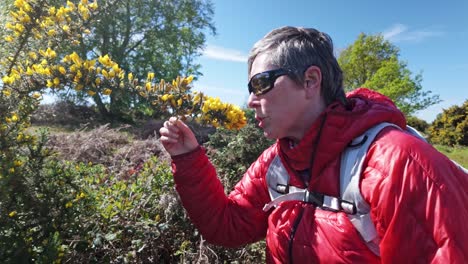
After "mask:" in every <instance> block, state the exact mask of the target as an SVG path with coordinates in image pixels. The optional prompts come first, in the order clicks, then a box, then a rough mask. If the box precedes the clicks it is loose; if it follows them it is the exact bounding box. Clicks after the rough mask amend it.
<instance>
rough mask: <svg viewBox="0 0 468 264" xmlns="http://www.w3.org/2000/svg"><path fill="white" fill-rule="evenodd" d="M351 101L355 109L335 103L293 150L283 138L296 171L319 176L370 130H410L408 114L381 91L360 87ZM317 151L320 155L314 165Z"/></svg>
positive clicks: (284, 154) (286, 154) (286, 158)
mask: <svg viewBox="0 0 468 264" xmlns="http://www.w3.org/2000/svg"><path fill="white" fill-rule="evenodd" d="M347 99H348V101H349V102H350V104H351V108H352V109H351V110H347V109H346V108H345V107H344V106H343V105H342V104H341V103H339V102H335V103H332V104H331V105H329V106H328V107H327V108H326V109H325V111H324V112H323V113H322V114H321V115H320V116H319V117H318V118H317V120H316V121H315V122H314V123H313V124H312V126H311V127H310V129H309V130H308V131H307V132H306V134H305V135H304V137H303V138H302V139H301V140H300V141H299V143H298V144H297V145H296V146H294V147H293V148H291V147H290V142H289V140H288V139H280V140H279V142H278V143H279V145H280V151H279V153H280V156H281V158H282V160H283V161H285V162H286V163H288V165H289V166H290V167H291V168H292V169H294V170H296V171H302V170H307V169H309V170H310V168H312V172H311V175H312V176H313V175H318V174H319V173H320V172H321V171H322V170H323V168H324V167H325V166H326V165H327V164H328V163H329V162H331V161H333V160H334V159H336V158H337V157H339V155H341V152H342V151H343V150H344V149H345V148H346V147H347V145H348V144H349V143H350V142H351V141H352V140H353V139H354V138H356V137H358V136H359V135H361V134H362V133H364V132H365V131H366V130H367V129H369V128H370V127H372V126H374V125H377V124H379V123H382V122H389V123H394V124H396V125H398V126H400V127H402V128H405V127H406V121H405V118H404V115H403V114H402V113H401V112H400V111H399V110H398V109H397V108H396V106H395V105H394V104H393V102H392V101H391V100H390V99H389V98H387V97H385V96H383V95H381V94H379V93H377V92H374V91H371V90H368V89H364V88H360V89H357V90H355V91H353V92H351V93H349V94H348V95H347ZM322 121H323V124H322ZM320 127H322V128H321V129H320ZM319 131H321V133H320V134H319ZM315 144H317V145H316V147H314V145H315ZM314 148H315V149H316V154H315V158H314V162H313V164H311V159H312V155H313V153H312V152H313V150H314Z"/></svg>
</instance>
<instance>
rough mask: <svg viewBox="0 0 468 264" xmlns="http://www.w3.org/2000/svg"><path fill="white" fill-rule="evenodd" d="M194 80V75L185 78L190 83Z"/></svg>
mask: <svg viewBox="0 0 468 264" xmlns="http://www.w3.org/2000/svg"><path fill="white" fill-rule="evenodd" d="M192 81H193V75H190V76H189V77H187V78H185V79H184V82H185V83H186V84H187V85H189V84H190V83H191V82H192Z"/></svg>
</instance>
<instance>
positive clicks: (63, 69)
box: [58, 66, 67, 75]
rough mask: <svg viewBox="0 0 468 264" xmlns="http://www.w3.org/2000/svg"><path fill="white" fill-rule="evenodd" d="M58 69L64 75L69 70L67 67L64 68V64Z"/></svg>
mask: <svg viewBox="0 0 468 264" xmlns="http://www.w3.org/2000/svg"><path fill="white" fill-rule="evenodd" d="M58 70H59V72H60V73H61V74H63V75H65V74H66V73H67V70H65V68H64V67H63V66H60V67H59V68H58Z"/></svg>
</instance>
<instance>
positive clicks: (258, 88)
mask: <svg viewBox="0 0 468 264" xmlns="http://www.w3.org/2000/svg"><path fill="white" fill-rule="evenodd" d="M270 86H271V83H270V75H269V74H268V73H266V72H262V73H259V74H257V75H255V76H254V77H252V79H250V85H249V87H250V89H251V91H250V92H253V93H254V94H256V95H260V94H262V93H264V92H266V91H267V90H268V89H269V88H270Z"/></svg>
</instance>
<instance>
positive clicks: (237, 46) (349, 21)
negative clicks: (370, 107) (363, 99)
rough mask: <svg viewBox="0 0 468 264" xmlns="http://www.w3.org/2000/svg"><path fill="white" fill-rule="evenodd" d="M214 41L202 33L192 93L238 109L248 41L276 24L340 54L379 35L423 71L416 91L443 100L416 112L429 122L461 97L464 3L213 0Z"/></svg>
mask: <svg viewBox="0 0 468 264" xmlns="http://www.w3.org/2000/svg"><path fill="white" fill-rule="evenodd" d="M213 3H214V7H215V15H214V23H215V26H216V28H217V33H218V34H217V35H216V36H208V38H207V43H206V44H207V45H206V48H205V50H204V51H203V55H202V56H201V57H200V58H199V59H198V60H197V62H198V63H200V64H201V65H202V68H201V72H202V73H203V76H201V77H200V78H199V79H198V80H197V81H196V82H195V83H194V88H193V89H194V90H200V91H203V92H206V94H208V95H210V96H214V97H220V98H221V100H223V101H226V102H230V103H234V104H237V105H239V106H245V104H246V101H247V97H248V92H247V63H246V61H247V56H248V53H249V51H250V49H251V47H252V46H253V44H254V43H255V42H256V41H257V40H259V39H260V38H262V37H263V36H264V35H265V34H266V33H268V32H269V31H270V30H272V29H274V28H277V27H281V26H286V25H289V26H302V27H314V28H317V29H319V30H321V31H324V32H326V33H328V34H329V35H330V36H331V37H332V39H333V41H334V44H335V49H337V50H340V49H344V48H346V47H347V46H348V45H350V44H352V43H353V42H354V41H355V40H356V38H357V36H358V35H359V34H360V33H361V32H363V33H366V34H377V33H382V34H383V35H384V37H385V38H386V39H387V40H389V41H390V42H392V43H393V44H395V45H396V46H398V47H399V48H400V60H403V61H406V62H407V64H408V69H409V70H411V71H412V72H413V74H416V73H422V76H423V81H422V86H423V89H424V90H430V91H432V92H433V93H435V94H438V95H439V96H440V99H442V100H443V102H442V103H439V104H437V105H435V106H432V107H430V108H428V109H426V110H423V111H420V112H418V113H417V116H418V117H420V118H422V119H424V120H426V121H428V122H432V121H433V120H434V119H435V117H436V115H437V114H439V113H441V112H442V109H443V108H448V107H450V106H452V105H461V104H462V103H463V102H464V101H465V100H466V99H468V1H466V0H463V1H462V0H456V1H450V0H449V1H433V0H426V1H419V0H418V1H410V0H407V1H401V0H396V1H395V0H394V1H387V2H385V3H384V2H383V1H370V0H366V1H344V0H342V1H339V0H336V1H312V0H309V1H305V0H303V1H302V0H301V1H293V0H291V1H285V0H249V1H247V0H235V1H234V0H232V1H231V0H213Z"/></svg>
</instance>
